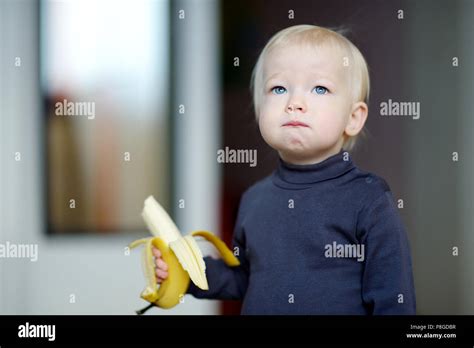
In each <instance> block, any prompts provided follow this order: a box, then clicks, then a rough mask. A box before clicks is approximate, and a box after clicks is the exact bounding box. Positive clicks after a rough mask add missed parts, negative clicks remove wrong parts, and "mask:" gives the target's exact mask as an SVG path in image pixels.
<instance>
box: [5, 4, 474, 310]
mask: <svg viewBox="0 0 474 348" xmlns="http://www.w3.org/2000/svg"><path fill="white" fill-rule="evenodd" d="M400 11H402V12H400ZM0 16H1V17H0V55H1V57H0V59H1V60H0V127H1V128H0V151H1V162H0V166H1V168H0V188H1V191H0V197H1V198H0V214H1V215H0V227H1V230H0V243H6V242H7V241H8V242H10V243H17V244H21V243H23V244H36V245H38V261H36V262H31V261H30V260H29V259H16V258H0V313H1V314H133V313H134V311H135V310H136V309H138V308H141V307H143V306H144V305H146V303H145V302H144V301H143V300H141V299H140V298H139V293H140V291H141V290H142V288H143V287H144V279H143V276H142V274H141V272H140V260H139V258H140V256H139V252H138V251H132V253H131V254H128V253H127V251H126V249H125V247H126V246H127V245H128V243H130V242H131V241H132V240H134V239H137V238H140V237H144V236H147V235H148V234H149V232H148V231H147V229H146V227H145V225H144V223H143V220H142V218H141V215H140V213H141V210H142V207H143V202H144V200H145V199H146V197H148V196H149V195H154V196H155V198H156V199H157V200H158V201H160V203H162V204H163V206H164V207H165V208H166V209H167V210H168V211H169V212H170V214H171V215H172V216H173V218H174V219H175V221H176V223H177V225H178V227H179V228H180V230H181V231H182V233H184V234H185V233H189V232H191V231H193V230H197V229H207V230H210V231H213V232H215V233H216V234H219V235H220V236H221V237H222V238H223V239H224V240H225V241H226V242H227V243H228V244H229V245H230V241H231V236H232V230H233V225H234V222H235V218H236V213H237V208H238V204H239V199H240V196H241V194H242V193H243V191H245V190H246V189H247V188H248V187H249V186H250V185H252V184H253V183H254V182H255V181H257V180H259V179H261V178H263V177H264V176H266V175H268V174H270V173H271V172H272V171H273V169H274V168H275V166H276V163H277V155H276V154H275V152H274V151H273V150H272V149H270V148H269V147H268V146H267V145H266V144H265V143H264V141H263V139H262V138H261V136H260V134H259V131H258V127H257V124H256V122H255V120H254V114H253V107H252V102H251V95H250V91H249V82H250V75H251V71H252V68H253V66H254V64H255V62H256V60H257V58H258V55H259V53H260V50H261V49H262V48H263V46H264V45H265V43H266V42H267V41H268V39H269V38H270V37H271V36H272V35H273V34H274V33H275V32H277V31H278V30H280V29H283V28H285V27H288V26H292V25H296V24H316V25H321V26H326V27H330V28H341V27H343V28H344V29H346V30H347V36H348V37H349V38H350V39H351V40H352V41H353V42H354V43H355V44H356V45H357V46H358V47H359V48H360V50H361V51H362V53H363V54H364V55H365V57H366V59H367V62H368V64H369V68H370V74H371V97H370V104H369V118H368V121H367V124H366V126H367V129H368V133H369V136H368V137H367V139H365V140H364V141H362V142H361V143H360V146H358V147H357V148H356V150H355V151H354V152H353V153H352V155H353V158H354V161H355V163H356V164H357V165H358V166H359V167H360V168H362V169H364V170H367V171H372V172H374V173H376V174H378V175H380V176H382V177H384V178H385V179H386V181H387V182H388V183H389V185H390V187H391V189H392V191H393V194H394V197H395V199H396V200H400V199H401V200H403V208H400V210H399V211H400V214H401V217H402V220H403V222H404V223H405V226H406V229H407V232H408V235H409V239H410V242H411V248H412V257H413V266H414V276H415V286H416V294H417V304H418V313H419V314H474V299H473V298H472V296H471V294H472V293H473V290H474V253H473V252H472V248H473V247H474V235H473V226H474V218H473V214H472V211H473V209H472V208H473V193H474V192H473V191H474V189H473V185H472V179H471V178H472V177H473V176H474V163H473V155H472V154H473V152H472V150H473V140H472V137H471V135H472V130H473V129H474V124H473V123H474V122H473V118H472V100H473V98H472V97H473V91H474V86H473V83H474V82H473V81H474V67H473V66H472V61H473V58H474V45H473V42H472V40H473V37H474V36H473V33H474V24H473V23H474V3H473V2H472V1H469V0H456V1H440V0H434V1H428V0H416V1H391V2H387V1H383V0H370V1H369V0H360V1H357V2H356V1H350V0H337V1H331V2H328V1H319V0H311V1H309V0H304V1H303V0H300V1H294V0H292V1H289V0H275V1H271V2H270V1H264V0H257V1H255V0H252V1H250V0H243V1H231V0H176V1H168V0H139V1H131V0H115V1H112V0H95V1H93V0H81V1H79V0H63V1H60V0H58V1H53V0H38V1H34V0H0ZM236 58H238V59H236ZM454 61H456V64H454ZM236 62H238V64H236ZM389 99H391V100H393V101H412V102H420V104H421V117H420V119H418V120H414V119H412V118H411V117H383V116H380V106H379V105H380V103H381V102H386V101H388V100H389ZM68 102H72V103H83V106H84V108H83V109H81V110H82V111H83V112H84V114H83V115H77V116H68V115H67V112H66V111H65V110H67V108H65V110H63V111H62V113H63V114H66V116H62V115H59V114H58V103H59V104H61V105H64V106H67V105H68V104H67V103H68ZM75 111H77V110H75ZM226 146H228V147H229V148H232V149H257V151H258V162H257V166H256V167H250V166H249V165H248V164H231V163H229V164H220V163H218V162H217V160H216V151H217V150H218V149H223V148H225V147H226ZM453 153H457V155H458V160H457V161H453ZM202 247H203V248H204V249H205V253H208V254H213V253H214V250H213V249H211V248H209V247H207V246H206V245H205V244H202ZM454 247H456V248H458V255H457V256H456V255H453V248H454ZM269 285H270V284H269ZM239 308H240V303H239V302H238V301H224V302H220V301H211V300H196V299H194V298H192V297H191V296H187V297H186V298H185V301H184V303H183V304H180V305H179V306H177V307H175V308H174V309H173V310H170V311H161V310H157V309H153V310H151V311H149V312H148V313H147V314H151V315H152V314H163V313H164V314H237V313H239Z"/></svg>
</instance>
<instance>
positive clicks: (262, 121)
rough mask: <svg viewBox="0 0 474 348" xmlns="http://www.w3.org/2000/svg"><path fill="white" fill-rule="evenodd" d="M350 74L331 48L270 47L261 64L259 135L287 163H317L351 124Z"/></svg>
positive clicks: (332, 151)
mask: <svg viewBox="0 0 474 348" xmlns="http://www.w3.org/2000/svg"><path fill="white" fill-rule="evenodd" d="M350 78H351V77H350V70H349V69H348V68H347V67H344V66H343V56H342V55H341V53H339V52H338V51H337V50H335V49H332V48H329V47H322V48H319V49H317V50H316V49H310V48H305V47H300V46H296V45H293V46H287V47H278V48H275V49H274V50H272V51H271V52H270V53H269V54H268V55H267V57H266V59H265V62H264V67H263V86H264V96H263V98H262V104H261V106H260V117H259V127H260V132H261V133H262V137H263V138H264V139H265V141H266V142H267V143H268V144H269V145H270V146H271V147H273V148H274V149H275V150H277V151H278V152H279V155H280V157H281V158H282V159H283V160H285V161H287V162H290V163H295V164H309V163H317V162H320V161H322V160H324V159H326V158H327V157H329V156H331V155H333V154H336V153H338V152H339V151H340V149H341V147H342V145H343V142H344V134H345V129H346V128H347V127H351V126H350V125H349V121H350V115H351V112H352V109H353V100H352V93H351V90H350ZM292 122H293V123H292ZM298 122H300V123H298Z"/></svg>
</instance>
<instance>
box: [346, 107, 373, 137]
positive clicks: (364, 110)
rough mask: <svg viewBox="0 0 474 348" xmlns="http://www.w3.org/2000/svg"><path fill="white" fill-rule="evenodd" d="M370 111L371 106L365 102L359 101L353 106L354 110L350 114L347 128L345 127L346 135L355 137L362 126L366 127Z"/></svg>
mask: <svg viewBox="0 0 474 348" xmlns="http://www.w3.org/2000/svg"><path fill="white" fill-rule="evenodd" d="M368 112H369V107H368V106H367V104H366V103H364V102H357V103H355V104H354V105H353V106H352V112H351V114H350V115H349V119H348V120H347V125H346V128H345V129H344V132H345V133H346V135H348V136H349V137H353V136H355V135H357V134H359V132H360V131H361V130H362V128H364V124H365V121H366V120H367V115H368Z"/></svg>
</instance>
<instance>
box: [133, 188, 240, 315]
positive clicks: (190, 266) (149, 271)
mask: <svg viewBox="0 0 474 348" xmlns="http://www.w3.org/2000/svg"><path fill="white" fill-rule="evenodd" d="M142 216H143V219H144V220H145V223H146V224H147V226H148V228H149V230H150V231H151V233H152V235H153V236H154V237H149V238H142V239H139V240H136V241H134V242H132V243H130V245H129V247H130V249H132V248H135V247H137V246H139V245H144V249H143V254H142V258H143V265H142V266H143V271H144V274H145V279H146V286H145V289H144V290H143V291H142V292H141V294H140V297H141V298H143V299H144V300H145V301H147V302H149V303H151V304H152V305H151V306H148V307H147V308H145V309H143V310H141V311H137V313H138V314H143V313H144V312H145V311H146V310H147V309H149V308H151V307H152V306H158V307H160V308H165V309H168V308H172V307H174V306H176V305H177V304H178V303H179V302H180V300H181V299H182V297H183V296H184V295H185V294H186V292H187V290H188V287H189V284H190V281H192V282H193V283H194V284H195V285H196V286H197V287H199V288H200V289H203V290H208V289H209V285H208V282H207V278H206V273H205V270H206V264H205V262H204V259H203V255H202V252H201V250H200V248H199V246H198V244H197V243H196V241H195V239H194V238H195V237H203V238H204V239H206V240H207V241H209V242H210V243H212V244H213V245H214V246H215V247H216V249H217V250H218V251H219V253H220V254H221V256H222V258H223V260H224V262H225V263H226V264H227V265H228V266H231V267H236V266H239V265H240V262H239V260H238V259H237V258H236V257H235V255H234V254H233V253H232V252H231V251H230V250H229V248H228V247H227V246H226V244H225V243H224V242H223V241H222V240H221V239H220V238H219V237H217V236H216V235H214V234H213V233H211V232H208V231H195V232H192V233H191V234H190V235H186V236H184V237H183V236H182V235H181V233H180V232H179V230H178V228H177V227H176V225H175V223H174V222H173V220H172V219H171V218H170V216H169V215H168V214H167V213H166V211H165V210H164V209H163V208H162V207H161V205H160V204H159V203H158V202H157V201H156V200H155V199H154V198H153V197H152V196H150V197H148V198H147V199H146V200H145V207H144V209H143V212H142ZM153 246H154V247H155V248H157V249H159V250H160V252H161V257H162V258H163V261H164V262H166V264H167V265H168V277H167V278H166V279H165V280H164V281H163V282H162V283H161V284H159V285H158V283H157V279H156V274H155V262H154V256H153V252H152V247H153Z"/></svg>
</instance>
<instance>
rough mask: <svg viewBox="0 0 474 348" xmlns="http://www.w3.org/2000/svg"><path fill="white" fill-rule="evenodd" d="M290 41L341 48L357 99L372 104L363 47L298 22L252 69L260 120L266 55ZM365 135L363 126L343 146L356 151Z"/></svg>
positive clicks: (267, 47)
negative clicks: (361, 48)
mask: <svg viewBox="0 0 474 348" xmlns="http://www.w3.org/2000/svg"><path fill="white" fill-rule="evenodd" d="M288 44H298V45H302V46H307V47H321V46H322V45H332V46H333V47H336V48H338V49H340V50H341V52H343V53H344V55H345V56H344V58H347V63H348V64H349V66H351V68H352V69H351V72H352V81H355V82H356V83H353V86H352V90H353V100H354V102H358V101H363V102H365V103H367V104H368V102H369V90H370V79H369V70H368V67H367V63H366V61H365V59H364V56H363V55H362V53H361V52H360V51H359V49H358V48H357V47H356V46H355V45H354V44H353V43H352V42H350V41H349V40H348V39H347V38H346V37H344V36H343V35H341V34H339V33H338V32H336V31H334V30H331V29H327V28H323V27H319V26H316V25H309V24H302V25H295V26H292V27H288V28H285V29H283V30H280V31H279V32H277V33H276V34H275V35H273V37H272V38H271V39H270V40H269V41H268V42H267V44H266V45H265V47H264V48H263V50H262V52H261V53H260V56H259V57H258V60H257V63H256V64H255V67H254V69H253V71H252V77H251V82H250V89H251V91H252V95H253V104H254V110H255V116H256V118H257V120H258V118H259V116H260V115H259V114H260V110H259V108H260V103H261V100H262V94H263V89H264V87H263V66H264V62H265V58H266V56H267V55H268V53H269V52H270V51H271V50H272V49H274V48H276V47H282V46H285V45H288ZM351 62H353V64H351ZM361 135H362V136H363V135H364V129H362V131H361V132H360V133H359V134H358V135H357V136H354V137H349V138H347V139H346V140H345V142H344V144H343V148H344V149H345V150H352V149H353V147H354V146H355V143H356V138H357V137H359V136H361Z"/></svg>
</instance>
